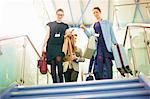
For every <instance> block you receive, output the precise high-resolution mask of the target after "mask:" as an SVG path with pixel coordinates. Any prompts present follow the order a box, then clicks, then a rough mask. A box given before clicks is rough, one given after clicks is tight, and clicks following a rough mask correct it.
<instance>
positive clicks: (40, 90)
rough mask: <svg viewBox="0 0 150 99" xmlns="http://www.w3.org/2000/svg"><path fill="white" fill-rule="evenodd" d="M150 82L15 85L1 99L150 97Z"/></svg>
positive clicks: (137, 98)
mask: <svg viewBox="0 0 150 99" xmlns="http://www.w3.org/2000/svg"><path fill="white" fill-rule="evenodd" d="M149 83H150V82H145V81H144V80H143V78H140V77H139V78H132V79H121V80H101V81H94V82H93V81H87V82H73V83H61V84H53V85H47V86H28V87H19V86H15V87H12V88H10V89H9V90H7V91H6V92H5V93H4V94H3V95H1V98H0V99H31V98H32V99H71V98H76V99H79V98H82V99H93V98H94V99H150V86H149Z"/></svg>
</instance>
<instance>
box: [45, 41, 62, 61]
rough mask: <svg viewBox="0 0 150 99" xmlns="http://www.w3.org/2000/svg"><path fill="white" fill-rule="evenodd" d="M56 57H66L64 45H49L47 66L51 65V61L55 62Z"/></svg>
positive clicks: (47, 48)
mask: <svg viewBox="0 0 150 99" xmlns="http://www.w3.org/2000/svg"><path fill="white" fill-rule="evenodd" d="M56 56H61V57H62V58H63V57H64V52H62V45H52V44H49V45H48V46H47V47H46V60H47V64H50V62H51V60H54V59H55V58H56Z"/></svg>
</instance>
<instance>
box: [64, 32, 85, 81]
mask: <svg viewBox="0 0 150 99" xmlns="http://www.w3.org/2000/svg"><path fill="white" fill-rule="evenodd" d="M72 36H74V43H75V44H76V40H77V33H76V32H75V31H72ZM84 61H85V59H84V58H83V57H82V50H81V49H80V48H79V47H77V46H76V45H75V52H74V53H72V56H71V60H70V61H65V62H64V65H63V66H64V76H65V82H75V81H77V78H78V73H79V62H84Z"/></svg>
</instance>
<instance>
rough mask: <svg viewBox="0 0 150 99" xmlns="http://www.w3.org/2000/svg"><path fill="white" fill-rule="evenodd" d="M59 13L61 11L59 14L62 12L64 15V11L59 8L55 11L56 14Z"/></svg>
mask: <svg viewBox="0 0 150 99" xmlns="http://www.w3.org/2000/svg"><path fill="white" fill-rule="evenodd" d="M59 11H61V12H63V13H64V10H63V9H61V8H59V9H57V11H56V13H57V12H59Z"/></svg>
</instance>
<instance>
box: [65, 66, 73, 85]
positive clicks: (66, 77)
mask: <svg viewBox="0 0 150 99" xmlns="http://www.w3.org/2000/svg"><path fill="white" fill-rule="evenodd" d="M71 73H72V71H71V70H70V69H67V71H66V72H65V73H64V76H65V82H71Z"/></svg>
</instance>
